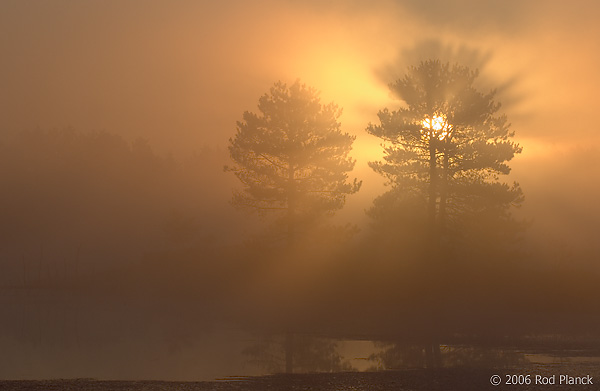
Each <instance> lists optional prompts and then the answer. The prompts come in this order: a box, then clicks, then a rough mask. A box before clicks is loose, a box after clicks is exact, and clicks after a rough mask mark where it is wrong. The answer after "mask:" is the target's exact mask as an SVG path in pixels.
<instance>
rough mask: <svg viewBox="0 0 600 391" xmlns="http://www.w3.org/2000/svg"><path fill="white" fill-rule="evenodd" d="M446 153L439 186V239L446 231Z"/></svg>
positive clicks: (447, 166)
mask: <svg viewBox="0 0 600 391" xmlns="http://www.w3.org/2000/svg"><path fill="white" fill-rule="evenodd" d="M449 163H450V162H449V160H448V153H447V152H444V160H443V164H442V180H441V184H440V213H439V221H440V223H439V232H440V237H443V236H444V234H445V231H446V203H447V200H448V170H449Z"/></svg>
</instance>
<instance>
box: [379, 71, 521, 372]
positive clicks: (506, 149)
mask: <svg viewBox="0 0 600 391" xmlns="http://www.w3.org/2000/svg"><path fill="white" fill-rule="evenodd" d="M476 77H477V71H472V70H470V69H469V68H467V67H463V66H460V65H453V66H451V65H450V64H447V63H446V64H444V63H441V62H440V61H438V60H429V61H425V62H421V63H420V64H419V65H418V66H413V67H410V68H409V69H408V72H407V74H406V75H405V76H404V78H402V79H400V80H398V81H396V82H395V83H392V84H390V89H391V91H392V92H393V93H394V94H395V95H396V96H397V97H398V98H399V99H400V100H402V101H403V102H404V103H405V105H404V106H403V107H401V108H399V109H398V110H396V111H389V110H388V109H384V110H382V111H380V112H379V113H378V116H379V120H380V124H379V125H373V124H369V126H368V128H367V132H369V133H370V134H372V135H375V136H377V137H380V138H382V139H383V140H384V141H385V142H386V146H385V147H384V151H385V155H384V160H383V161H380V162H371V163H370V166H371V167H372V168H373V169H374V170H375V171H376V172H378V173H379V174H381V175H383V176H384V177H385V178H386V179H387V185H388V186H391V188H392V189H391V190H390V191H389V192H388V193H387V194H385V195H384V196H382V197H380V198H379V199H377V200H376V201H375V206H374V208H373V209H372V210H371V211H370V213H371V215H372V216H379V217H380V218H382V219H387V220H389V219H390V217H393V216H398V217H399V218H404V219H405V221H400V222H396V226H402V223H408V224H410V226H411V227H410V228H409V229H408V231H411V229H412V233H411V234H412V236H415V234H416V236H419V237H420V238H419V240H420V242H421V243H420V244H421V245H422V246H423V247H424V248H426V249H427V250H426V254H425V259H427V261H428V264H427V267H428V268H429V270H430V273H435V272H436V270H438V272H439V269H440V268H441V267H443V266H444V265H442V262H440V261H443V260H447V259H448V258H449V257H448V254H449V253H450V252H451V251H452V250H453V249H456V248H458V247H460V246H461V244H462V245H464V244H465V243H468V244H469V245H481V244H482V243H485V244H487V242H486V240H488V241H499V240H506V239H507V238H508V235H509V233H510V232H512V233H514V232H515V230H514V228H515V227H514V224H511V222H512V218H511V216H510V213H509V208H510V206H511V205H519V204H520V203H521V202H522V200H523V196H522V192H521V189H520V187H519V185H518V184H517V183H514V184H513V185H512V186H509V185H507V184H504V183H501V182H499V177H500V175H505V174H508V173H509V172H510V168H509V166H508V165H507V162H508V161H510V160H511V159H512V158H513V157H514V156H515V154H517V153H520V152H521V147H520V146H519V145H518V144H515V143H514V142H512V141H511V140H510V138H511V137H512V136H513V135H514V133H513V132H511V131H510V130H509V124H508V123H507V119H506V116H505V115H500V114H498V111H499V109H500V104H499V103H497V102H495V101H494V97H495V91H491V92H489V93H481V92H479V91H477V90H476V88H475V87H474V82H475V79H476ZM391 211H393V213H392V212H391ZM402 211H404V212H402ZM389 223H390V222H389V221H388V224H387V225H386V227H388V228H389V227H390V225H389ZM496 227H499V228H498V229H496ZM491 228H493V229H491ZM399 229H401V228H399ZM490 229H491V230H490ZM405 230H406V229H405ZM491 231H494V234H493V235H492V234H489V232H491ZM482 232H486V235H487V238H484V236H482ZM490 238H491V239H490ZM465 247H467V246H463V248H465ZM446 270H447V269H446ZM428 282H429V283H430V284H435V283H436V279H434V278H431V276H429V278H428ZM432 296H436V295H435V294H433V295H432ZM434 300H435V299H434ZM433 323H435V320H433ZM429 349H430V347H428V349H427V352H428V353H429V354H428V355H429V356H430V357H429V358H428V365H434V364H433V362H432V361H431V357H432V356H435V355H436V354H437V353H436V352H435V350H436V349H437V348H436V347H434V348H433V349H434V351H431V350H429ZM438 352H439V349H438Z"/></svg>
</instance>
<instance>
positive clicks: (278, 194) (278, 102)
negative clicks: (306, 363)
mask: <svg viewBox="0 0 600 391" xmlns="http://www.w3.org/2000/svg"><path fill="white" fill-rule="evenodd" d="M258 110H259V114H255V113H252V112H248V111H247V112H244V114H243V120H242V121H240V122H238V123H237V134H236V135H235V137H234V138H232V139H230V146H229V152H230V154H231V159H232V160H233V162H234V163H235V164H234V165H233V166H231V167H225V170H226V171H232V172H234V174H235V175H236V176H237V177H238V178H239V180H240V181H241V182H242V184H243V185H244V189H243V191H241V192H237V193H235V194H234V197H233V204H234V205H236V206H238V207H242V208H249V209H251V210H254V211H257V212H259V213H261V214H265V213H268V212H273V213H275V214H277V216H278V222H279V223H282V224H283V225H284V226H285V229H284V232H285V237H286V241H287V243H288V246H289V247H290V249H291V248H292V247H293V245H294V242H295V241H296V239H297V237H298V234H299V233H302V231H305V230H306V229H307V228H308V227H309V226H311V225H314V224H315V223H316V222H317V221H319V220H320V219H321V218H322V217H324V216H327V215H332V214H333V213H334V212H335V211H336V210H338V209H340V208H342V206H343V205H344V202H345V199H346V196H347V195H349V194H352V193H355V192H356V191H358V189H359V188H360V185H361V183H360V182H358V181H357V180H356V179H354V181H353V182H348V174H347V173H348V172H349V171H351V170H352V169H353V167H354V163H355V161H354V160H352V159H351V158H349V157H348V153H349V152H350V150H351V148H352V143H353V141H354V139H355V137H353V136H351V135H349V134H348V133H342V131H341V130H340V126H341V125H340V123H339V122H338V118H339V116H340V115H341V109H339V108H338V106H337V105H335V104H333V103H330V104H328V105H322V104H321V102H320V98H319V93H318V92H317V91H316V90H315V89H314V88H310V87H307V86H306V85H305V84H301V83H300V82H299V81H296V82H295V83H294V84H292V85H291V86H289V87H288V86H287V85H286V84H284V83H281V82H277V83H275V85H274V86H273V87H271V90H270V92H269V93H268V94H265V95H263V96H262V97H261V98H260V99H259V101H258ZM287 345H288V348H287V349H286V350H287V352H288V357H287V360H286V361H287V363H286V370H287V371H288V372H290V371H291V369H292V363H291V350H292V339H291V335H290V336H289V339H288V341H287Z"/></svg>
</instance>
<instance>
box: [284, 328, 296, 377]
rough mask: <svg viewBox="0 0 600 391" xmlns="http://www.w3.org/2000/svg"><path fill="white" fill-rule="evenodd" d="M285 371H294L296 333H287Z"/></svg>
mask: <svg viewBox="0 0 600 391" xmlns="http://www.w3.org/2000/svg"><path fill="white" fill-rule="evenodd" d="M285 373H294V333H291V332H287V333H285Z"/></svg>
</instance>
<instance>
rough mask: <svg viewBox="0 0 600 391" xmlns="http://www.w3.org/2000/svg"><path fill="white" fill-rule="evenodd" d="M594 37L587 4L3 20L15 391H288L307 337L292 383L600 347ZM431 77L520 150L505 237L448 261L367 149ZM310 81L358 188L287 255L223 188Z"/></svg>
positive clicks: (302, 5) (26, 13)
mask: <svg viewBox="0 0 600 391" xmlns="http://www.w3.org/2000/svg"><path fill="white" fill-rule="evenodd" d="M599 17H600V6H598V5H596V4H595V3H593V2H585V1H581V2H575V3H573V2H571V3H565V2H561V1H551V2H544V3H543V4H542V3H539V2H528V3H523V2H517V1H509V2H502V3H496V2H491V3H483V2H477V1H457V2H446V1H438V0H429V1H412V0H406V1H384V0H382V1H377V2H371V3H367V2H362V1H331V2H319V1H304V2H296V1H278V2H276V1H258V2H242V1H233V0H232V1H222V2H218V3H216V2H209V1H183V0H182V1H176V2H163V1H154V0H152V1H145V2H143V4H142V3H141V2H122V1H96V0H92V1H85V2H75V1H67V0H56V1H53V2H45V1H29V2H23V1H16V0H15V1H13V0H6V1H3V2H2V3H0V26H2V27H1V30H2V38H1V39H0V52H1V53H2V58H3V59H2V61H1V62H0V85H1V86H2V93H0V162H1V163H0V180H1V182H2V184H3V191H2V193H1V194H0V200H1V202H0V205H1V207H0V290H1V291H2V302H3V303H2V308H3V310H2V311H1V312H0V313H1V314H2V316H1V317H0V349H1V350H2V351H3V352H5V355H4V356H5V357H4V358H3V361H2V364H0V378H4V379H33V378H60V377H94V378H104V379H149V378H151V379H169V380H199V379H200V380H206V379H214V378H217V377H224V376H232V375H244V374H260V373H269V372H277V371H283V370H284V369H285V364H286V353H289V352H286V349H285V348H284V347H285V346H286V344H288V343H290V342H289V340H288V339H287V338H292V337H293V339H294V341H295V344H296V349H295V352H296V368H295V370H296V371H314V370H319V371H320V370H347V369H350V368H352V367H353V368H354V369H364V368H363V367H361V365H362V364H360V363H359V362H358V361H357V360H354V359H355V358H356V357H359V356H361V357H363V356H368V355H370V354H375V353H376V352H377V349H383V348H382V346H387V345H385V344H386V343H387V344H390V343H395V344H396V345H393V346H395V347H398V346H408V347H409V348H410V349H414V347H415V346H421V345H423V344H429V343H432V340H431V339H432V338H433V337H432V335H433V336H434V339H433V343H434V344H436V343H437V344H442V345H448V346H450V345H452V344H459V343H460V344H464V343H466V344H471V345H472V346H474V347H475V348H479V347H480V346H484V345H485V346H487V347H489V346H494V347H497V346H501V347H502V346H503V345H502V343H503V342H502V341H506V338H509V339H510V340H511V341H513V339H514V341H517V342H514V344H516V345H519V343H522V340H521V339H520V338H524V337H525V339H527V338H533V339H535V338H534V337H537V336H543V335H561V336H565V337H568V338H572V339H578V338H581V337H583V336H591V338H595V340H596V341H597V338H598V335H597V333H598V330H599V329H598V327H597V326H598V322H599V321H600V313H598V311H597V309H596V308H595V306H596V301H597V299H598V298H599V297H600V296H599V293H600V292H599V291H598V287H597V281H598V274H599V273H600V265H599V264H598V260H599V255H600V244H599V242H598V241H597V240H596V239H597V238H596V236H597V226H598V223H599V222H600V206H599V205H598V203H597V201H596V200H597V199H598V196H599V195H600V189H599V187H598V183H597V182H598V181H597V178H600V150H599V148H598V145H599V142H600V125H599V124H598V121H597V108H598V107H597V106H598V104H597V97H596V95H597V91H598V90H599V89H600V76H598V69H600V52H598V50H597V42H598V38H600V26H599V25H598V23H597V20H598V18H599ZM430 59H437V60H440V61H441V62H442V63H446V62H448V63H451V64H454V63H458V64H460V65H463V66H467V67H469V68H471V69H473V70H475V69H477V70H478V72H479V73H478V77H477V78H476V83H475V86H476V87H477V88H478V89H479V90H480V91H482V92H484V93H487V92H488V91H490V90H492V89H496V91H497V92H496V95H495V100H496V101H497V102H501V103H502V106H501V109H500V113H502V114H506V116H507V118H508V122H510V124H511V126H510V130H511V131H514V132H515V136H514V138H513V140H514V141H515V142H516V143H518V145H520V146H521V147H522V152H521V153H517V154H516V155H515V157H514V159H512V160H510V161H509V162H508V166H509V167H510V168H511V170H510V173H509V174H508V175H507V176H501V178H500V181H501V182H506V183H509V184H510V183H512V182H513V181H516V182H518V183H519V184H520V187H521V189H522V191H523V194H524V201H523V202H522V203H521V205H520V206H519V207H518V208H516V207H512V208H510V214H511V216H513V217H514V220H510V219H509V220H510V222H508V223H506V225H501V224H500V223H497V222H496V220H485V218H487V217H489V216H487V215H486V216H487V217H481V220H477V221H475V219H473V221H468V223H466V225H465V226H464V227H466V228H464V229H462V231H461V234H464V235H465V236H468V237H469V238H470V240H471V242H468V245H464V246H462V247H461V245H457V247H456V248H455V249H453V251H452V252H444V251H442V250H439V251H440V253H436V252H435V251H436V250H435V249H427V248H428V245H427V240H426V238H427V228H426V227H425V225H424V224H425V223H424V221H426V218H425V217H424V216H425V215H424V214H419V213H420V212H419V210H420V209H419V208H420V206H419V205H417V204H410V202H408V201H407V202H408V203H404V202H405V201H398V204H395V203H394V202H396V201H394V200H395V199H396V198H394V197H396V196H398V198H397V199H398V200H403V198H402V195H398V194H396V193H394V192H393V191H390V190H391V189H392V187H390V186H384V183H385V179H384V177H382V176H381V175H379V174H378V173H376V172H375V171H374V170H372V169H371V167H369V162H374V161H381V160H382V159H383V156H384V152H383V149H382V148H381V146H380V144H381V143H382V140H381V139H380V138H378V137H375V136H374V135H373V134H369V133H368V132H367V131H366V129H367V127H368V126H369V124H370V123H371V124H377V123H379V122H378V121H379V119H378V116H377V113H378V111H380V110H383V109H384V108H388V109H389V110H390V111H392V110H398V109H399V108H401V107H405V106H406V105H405V104H404V103H403V102H402V101H400V100H398V99H397V97H395V96H394V95H393V94H392V93H391V92H390V89H389V87H388V85H389V84H390V83H394V82H395V81H396V80H398V79H401V78H402V77H403V76H404V75H405V74H406V72H407V69H408V67H409V66H417V65H418V64H419V63H420V62H422V61H427V60H430ZM296 80H300V82H301V83H306V85H308V86H310V87H314V88H316V89H317V90H318V91H320V95H319V97H320V100H321V103H322V104H324V105H325V104H328V103H329V102H334V103H335V104H337V105H338V106H339V108H341V109H342V112H341V115H340V117H339V121H340V123H341V131H342V132H343V133H348V134H349V136H352V137H356V139H355V140H354V142H353V144H352V148H351V150H350V151H349V154H348V157H349V158H350V159H355V161H356V163H355V164H354V166H353V168H352V169H351V170H349V171H348V172H347V177H348V182H349V183H350V182H352V180H353V179H354V178H357V180H358V181H362V185H361V186H360V189H358V188H357V189H355V190H358V191H346V192H345V196H344V197H343V201H340V205H339V207H336V208H333V207H332V210H331V212H335V213H325V214H334V216H333V217H332V218H329V219H327V218H323V221H325V223H323V224H315V225H314V226H310V228H307V229H306V230H304V231H303V232H302V235H300V234H298V237H299V239H298V241H297V242H295V243H294V242H293V241H292V240H289V243H288V244H286V243H285V236H286V232H287V234H289V232H291V231H286V230H285V229H284V228H282V225H278V224H281V221H279V220H277V217H276V216H275V214H271V213H265V215H264V216H259V215H257V214H256V213H251V211H249V210H248V208H243V207H242V208H241V207H240V205H239V202H238V205H236V202H235V196H234V194H236V192H240V191H242V192H243V190H244V183H242V182H243V181H240V180H239V179H240V177H239V176H238V177H236V175H234V174H235V172H230V171H231V170H229V171H226V170H224V167H225V166H229V167H232V165H233V166H235V164H236V162H235V161H234V160H235V159H234V154H233V153H231V154H230V149H229V148H230V146H231V145H232V143H233V140H234V139H235V137H236V135H237V134H239V129H240V124H239V123H238V122H241V123H243V122H244V121H246V117H244V112H246V111H249V112H253V113H257V112H258V106H257V105H258V104H259V99H260V98H261V96H263V95H265V94H268V93H269V91H270V89H271V88H272V87H273V86H274V83H276V82H278V81H281V82H282V83H286V85H288V86H291V85H293V84H294V82H295V81H296ZM248 123H250V122H248ZM230 155H231V156H230ZM242 177H243V176H242ZM327 191H329V188H327ZM382 195H387V198H385V197H381V198H378V197H380V196H382ZM440 197H441V196H440ZM377 199H379V200H380V201H379V203H378V202H377V201H376V200H377ZM232 200H234V201H233V202H232ZM336 202H337V201H336ZM440 202H441V201H440ZM300 204H301V202H300V201H298V205H300ZM386 205H387V206H389V205H396V206H395V209H394V208H389V209H386V208H387V206H386ZM398 205H399V206H398ZM236 206H237V207H236ZM378 207H383V209H378ZM423 210H425V209H423ZM490 219H491V217H490ZM315 221H317V220H315ZM318 221H319V223H321V222H322V221H321V220H318ZM398 221H402V222H404V226H403V227H400V226H396V225H395V224H396V223H397V222H398ZM502 221H504V220H502ZM513 223H514V225H511V224H513ZM478 224H479V225H478ZM307 226H308V223H307ZM477 227H479V228H477ZM481 227H484V229H483V230H481ZM503 235H504V236H503ZM510 235H512V236H510ZM290 236H291V235H290ZM509 237H510V239H500V238H509ZM424 249H425V250H424ZM428 251H431V252H428ZM440 254H443V255H440ZM432 259H435V260H436V261H435V262H433V261H432ZM440 259H444V260H446V261H447V262H446V263H440V262H439V260H440ZM453 281H454V282H453ZM440 297H443V300H439V298H440ZM432 325H437V326H432ZM290 336H291V337H290ZM357 341H359V342H357ZM366 341H368V342H366ZM370 341H374V343H375V342H376V344H374V345H372V347H373V348H372V351H366V350H365V345H364V344H365V343H367V344H371V342H370ZM511 343H513V342H511ZM585 343H587V342H584V344H585ZM369 346H371V345H369ZM511 346H512V345H511ZM519 346H520V345H519ZM594 346H596V345H594ZM522 347H523V348H525V345H523V346H522ZM526 347H527V348H529V345H528V346H526ZM302 349H304V350H302ZM419 349H420V348H418V349H417V350H418V351H419V352H420V350H419ZM367 350H368V349H367ZM403 351H404V350H403ZM407 351H408V350H407ZM340 352H345V353H340ZM9 357H10V360H9ZM323 357H333V358H332V359H331V360H330V361H327V360H325V361H323V360H324V359H323ZM373 357H375V356H373ZM373 357H372V358H373ZM378 357H379V359H380V360H381V357H383V356H378ZM448 357H449V358H448V361H451V360H452V358H451V357H450V355H449V356H448ZM363 358H364V357H363ZM376 359H377V357H375V358H373V360H372V361H373V365H374V366H376ZM419 360H421V361H424V360H425V354H424V355H423V357H422V359H421V358H420V359H419ZM417 361H418V360H417ZM421 361H418V362H421Z"/></svg>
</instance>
